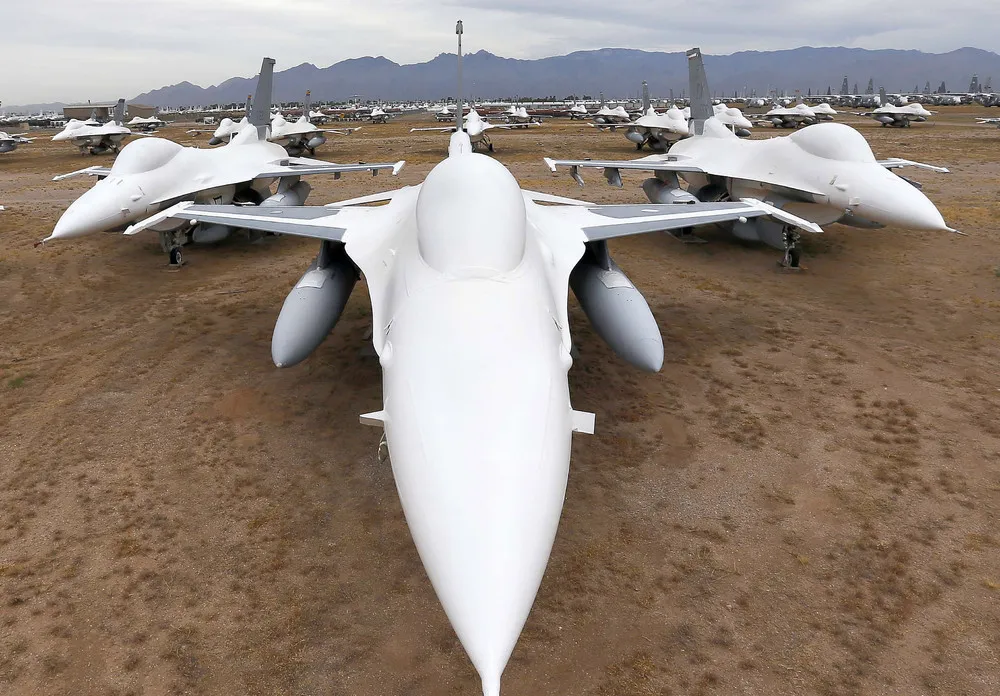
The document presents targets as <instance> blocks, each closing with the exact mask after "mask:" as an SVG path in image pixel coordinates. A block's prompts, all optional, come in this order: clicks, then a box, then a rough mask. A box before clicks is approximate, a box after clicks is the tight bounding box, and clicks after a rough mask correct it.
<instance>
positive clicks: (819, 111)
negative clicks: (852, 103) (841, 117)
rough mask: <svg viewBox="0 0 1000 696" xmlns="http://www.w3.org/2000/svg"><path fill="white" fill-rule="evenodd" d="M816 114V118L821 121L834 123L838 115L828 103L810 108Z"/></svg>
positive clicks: (821, 103)
mask: <svg viewBox="0 0 1000 696" xmlns="http://www.w3.org/2000/svg"><path fill="white" fill-rule="evenodd" d="M809 108H811V109H812V110H813V113H814V114H816V118H817V119H818V120H820V121H832V120H833V117H834V116H836V115H837V110H836V109H834V108H833V107H832V106H830V104H829V103H828V102H820V103H819V104H815V105H813V106H811V107H809Z"/></svg>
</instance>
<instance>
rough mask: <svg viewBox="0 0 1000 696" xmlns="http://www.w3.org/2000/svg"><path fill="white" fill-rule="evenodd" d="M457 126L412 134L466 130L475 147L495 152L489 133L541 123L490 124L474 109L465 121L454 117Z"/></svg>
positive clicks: (415, 130)
mask: <svg viewBox="0 0 1000 696" xmlns="http://www.w3.org/2000/svg"><path fill="white" fill-rule="evenodd" d="M454 118H455V125H454V126H450V127H443V126H442V127H438V126H435V127H430V128H411V129H410V132H411V133H415V132H419V131H438V132H442V133H454V132H456V130H464V131H465V132H466V133H468V135H469V140H470V141H471V142H472V146H473V147H477V148H480V149H485V150H489V151H490V152H493V141H492V140H490V136H489V135H488V134H487V131H489V130H492V129H494V128H501V129H504V130H510V129H511V128H529V127H533V126H540V125H542V124H541V123H538V122H536V121H532V122H530V123H490V122H489V121H487V120H486V119H484V118H483V117H482V116H480V115H479V112H478V111H476V110H475V109H474V108H473V109H470V110H469V113H468V114H467V115H466V116H465V119H462V117H461V116H460V115H459V114H458V113H456V114H455V115H454Z"/></svg>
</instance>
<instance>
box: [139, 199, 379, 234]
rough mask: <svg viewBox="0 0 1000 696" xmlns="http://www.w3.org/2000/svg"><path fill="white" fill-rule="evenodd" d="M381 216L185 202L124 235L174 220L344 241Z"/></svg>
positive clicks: (365, 212)
mask: <svg viewBox="0 0 1000 696" xmlns="http://www.w3.org/2000/svg"><path fill="white" fill-rule="evenodd" d="M378 214H384V213H382V209H381V208H363V207H359V208H353V207H344V208H325V207H318V206H285V207H280V206H276V207H273V208H262V207H259V206H241V205H196V204H194V203H191V202H182V203H178V204H176V205H174V206H172V207H170V208H167V209H166V210H163V211H160V212H159V213H156V214H155V215H152V216H150V217H148V218H146V219H145V220H143V221H142V222H138V223H136V224H134V225H131V226H130V227H129V228H128V229H126V230H125V234H127V235H134V234H138V233H139V232H142V231H144V230H147V229H149V228H150V227H153V226H155V225H158V224H160V223H161V222H163V221H164V220H166V219H168V218H174V219H179V220H192V221H197V222H211V223H216V224H220V225H228V226H230V227H245V228H247V229H251V230H260V231H262V232H274V233H277V234H291V235H296V236H299V237H311V238H313V239H325V240H328V241H332V242H341V241H343V240H344V234H346V233H347V231H348V230H349V229H350V228H351V227H353V226H356V225H359V224H365V223H368V222H370V221H371V217H372V215H378Z"/></svg>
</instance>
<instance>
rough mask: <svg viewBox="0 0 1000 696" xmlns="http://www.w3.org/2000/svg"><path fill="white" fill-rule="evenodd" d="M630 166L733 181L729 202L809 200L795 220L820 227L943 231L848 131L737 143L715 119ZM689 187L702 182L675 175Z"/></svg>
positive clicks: (818, 130) (910, 189)
mask: <svg viewBox="0 0 1000 696" xmlns="http://www.w3.org/2000/svg"><path fill="white" fill-rule="evenodd" d="M633 162H636V163H638V162H649V163H650V164H656V163H658V162H677V163H678V164H686V165H691V166H694V167H697V168H699V169H701V170H702V171H704V172H706V173H708V174H711V175H713V176H717V177H724V178H727V179H731V180H733V182H734V183H733V189H734V190H733V191H732V192H731V193H732V195H733V197H734V198H736V197H753V198H760V199H762V200H769V197H768V196H769V195H770V194H771V193H773V192H774V191H775V190H776V189H781V188H787V189H790V190H791V191H792V192H800V193H801V194H806V195H808V196H809V197H810V198H811V199H812V200H811V201H806V202H805V203H803V204H801V205H797V206H796V207H795V213H796V214H797V215H800V216H802V217H804V218H806V219H808V220H812V221H814V222H817V223H818V224H820V225H827V224H830V223H831V222H833V221H835V220H837V219H839V218H840V217H841V216H842V215H843V214H844V213H845V212H848V211H849V212H851V213H852V214H854V215H856V216H858V217H861V218H864V219H867V220H871V221H874V222H878V223H881V224H884V225H892V226H896V227H903V228H907V229H921V230H947V229H948V227H947V225H946V224H945V222H944V219H943V218H942V217H941V213H940V212H939V211H938V209H937V208H936V207H935V206H934V204H933V203H932V202H931V201H930V200H929V199H928V198H927V196H925V195H924V194H923V193H922V192H921V191H920V190H919V189H917V188H916V187H914V186H912V185H911V184H909V183H908V182H907V181H905V180H904V179H901V178H900V177H898V176H896V175H895V174H893V173H892V172H891V171H889V170H888V169H886V168H885V167H883V166H881V165H879V164H878V163H877V162H876V160H875V156H874V155H873V154H872V151H871V147H869V145H868V143H867V141H866V140H865V139H864V137H863V136H862V135H861V134H860V133H858V131H856V130H854V129H853V128H851V127H850V126H846V125H843V124H839V123H819V124H816V125H813V126H809V127H808V128H804V129H802V130H800V131H796V132H795V133H792V134H790V135H787V136H783V137H776V138H769V139H767V140H744V139H740V138H737V137H736V136H735V135H733V133H731V132H730V131H729V130H728V129H727V128H726V127H725V126H724V125H722V123H720V122H719V121H718V119H715V118H711V119H708V120H707V121H706V122H705V134H704V135H703V136H695V137H691V138H687V139H685V140H681V141H679V142H677V143H676V144H675V145H674V146H673V147H672V148H671V150H670V153H669V154H668V155H650V156H649V157H644V158H642V159H639V160H633ZM679 176H680V177H681V178H684V179H687V180H688V181H689V182H693V183H694V184H695V185H701V184H702V183H704V175H702V174H698V173H693V174H688V173H683V172H682V173H680V174H679Z"/></svg>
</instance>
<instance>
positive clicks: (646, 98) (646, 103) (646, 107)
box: [642, 80, 650, 115]
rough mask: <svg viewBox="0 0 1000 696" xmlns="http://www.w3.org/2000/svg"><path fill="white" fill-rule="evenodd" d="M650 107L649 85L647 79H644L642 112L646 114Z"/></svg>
mask: <svg viewBox="0 0 1000 696" xmlns="http://www.w3.org/2000/svg"><path fill="white" fill-rule="evenodd" d="M649 107H650V103H649V85H647V84H646V81H645V80H643V81H642V113H643V115H645V114H646V112H647V111H649Z"/></svg>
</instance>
